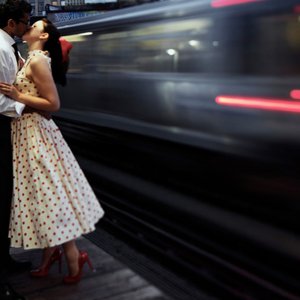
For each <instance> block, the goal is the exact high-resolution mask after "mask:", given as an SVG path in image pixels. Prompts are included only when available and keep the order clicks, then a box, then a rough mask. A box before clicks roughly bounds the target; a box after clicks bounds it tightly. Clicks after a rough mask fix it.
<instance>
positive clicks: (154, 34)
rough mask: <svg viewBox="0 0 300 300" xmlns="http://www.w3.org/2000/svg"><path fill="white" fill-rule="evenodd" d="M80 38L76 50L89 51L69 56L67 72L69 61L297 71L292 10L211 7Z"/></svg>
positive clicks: (142, 68) (96, 67) (102, 68)
mask: <svg viewBox="0 0 300 300" xmlns="http://www.w3.org/2000/svg"><path fill="white" fill-rule="evenodd" d="M84 41H85V42H84V43H81V42H80V41H79V42H78V44H80V45H79V46H80V47H79V48H78V51H77V52H78V54H79V52H80V51H81V47H84V48H85V53H86V49H90V50H89V51H90V52H91V53H90V55H85V57H82V60H81V59H80V60H78V61H77V64H78V65H77V66H76V62H72V65H71V68H70V72H72V67H73V71H76V70H78V69H80V70H81V69H82V68H83V69H85V68H86V70H89V72H122V71H126V72H129V71H133V72H177V73H199V74H208V75H209V74H230V75H239V76H240V75H246V76H247V75H248V76H299V75H300V17H299V16H298V15H297V14H292V13H291V14H275V13H274V14H270V12H268V14H266V15H264V14H262V13H260V14H257V15H255V14H253V15H251V14H248V15H247V14H244V15H243V14H239V15H236V16H235V15H230V16H226V15H225V16H224V15H221V14H213V13H211V14H207V15H205V16H203V17H199V16H197V17H190V18H187V19H183V20H170V21H157V22H152V23H147V22H144V23H140V24H131V25H126V26H122V28H114V29H111V28H110V29H109V30H107V31H105V29H103V28H100V31H99V32H94V34H93V35H91V36H87V37H86V38H85V40H84ZM75 49H76V47H74V50H72V51H76V50H75ZM82 52H84V51H82ZM79 56H80V55H79Z"/></svg>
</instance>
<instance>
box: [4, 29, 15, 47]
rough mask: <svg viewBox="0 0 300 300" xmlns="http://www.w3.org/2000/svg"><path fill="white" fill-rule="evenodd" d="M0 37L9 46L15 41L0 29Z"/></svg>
mask: <svg viewBox="0 0 300 300" xmlns="http://www.w3.org/2000/svg"><path fill="white" fill-rule="evenodd" d="M0 35H2V37H3V39H4V40H5V41H6V42H7V43H8V44H9V45H13V44H14V43H15V42H16V41H15V40H14V39H13V38H12V37H11V36H10V35H9V34H8V33H7V32H6V31H4V30H3V29H1V28H0Z"/></svg>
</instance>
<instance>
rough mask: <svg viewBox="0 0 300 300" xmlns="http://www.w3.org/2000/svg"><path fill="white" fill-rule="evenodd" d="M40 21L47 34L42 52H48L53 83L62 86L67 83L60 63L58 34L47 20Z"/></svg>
mask: <svg viewBox="0 0 300 300" xmlns="http://www.w3.org/2000/svg"><path fill="white" fill-rule="evenodd" d="M42 21H43V23H44V32H46V33H48V34H49V37H48V40H47V41H46V43H45V44H44V49H43V50H44V51H48V52H49V54H50V57H51V69H52V75H53V78H54V81H55V82H56V83H59V84H61V85H62V86H64V85H66V83H67V79H66V73H65V70H64V67H63V63H62V61H63V59H62V49H61V44H60V41H59V38H60V33H59V31H58V30H57V28H56V27H55V26H54V25H53V24H52V23H51V22H50V21H49V20H47V19H42Z"/></svg>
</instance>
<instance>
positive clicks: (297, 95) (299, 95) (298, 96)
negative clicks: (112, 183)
mask: <svg viewBox="0 0 300 300" xmlns="http://www.w3.org/2000/svg"><path fill="white" fill-rule="evenodd" d="M290 97H291V98H293V99H297V100H300V90H292V91H290Z"/></svg>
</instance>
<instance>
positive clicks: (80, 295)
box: [10, 238, 173, 300]
mask: <svg viewBox="0 0 300 300" xmlns="http://www.w3.org/2000/svg"><path fill="white" fill-rule="evenodd" d="M77 245H78V247H79V248H80V249H82V250H86V251H87V252H88V253H89V256H90V260H91V262H92V264H93V267H94V271H91V270H90V269H89V267H88V265H87V264H86V265H85V266H84V269H83V277H82V280H81V281H80V282H79V283H78V284H76V285H70V286H66V285H64V284H63V283H62V278H63V276H64V274H67V266H66V263H65V260H64V259H63V266H62V274H60V273H59V269H58V264H54V265H53V266H52V268H51V269H50V272H49V275H48V277H46V278H31V277H30V275H29V273H28V272H22V273H18V274H12V275H10V283H11V284H12V285H13V287H14V288H15V289H16V290H17V291H18V292H19V293H21V294H23V295H24V296H25V297H26V299H27V300H53V299H55V300H62V299H64V300H77V299H78V300H79V299H80V300H97V299H98V300H104V299H105V300H173V299H171V298H170V297H169V296H166V295H165V294H163V292H162V291H161V290H159V289H158V288H157V287H155V286H153V285H152V284H150V283H149V282H148V281H147V280H145V279H144V278H142V277H141V276H140V275H138V274H137V273H135V272H134V271H132V270H131V269H129V268H128V267H127V266H125V265H124V264H122V263H121V262H119V261H118V260H116V259H115V258H113V257H112V256H110V255H109V254H107V253H106V252H104V251H103V250H101V249H100V248H99V247H97V246H96V245H94V244H93V243H92V242H91V241H89V240H88V239H86V238H80V239H78V243H77ZM11 253H12V255H13V257H14V258H16V259H18V260H29V261H31V262H32V264H33V267H35V266H37V265H38V263H39V260H40V257H41V250H27V251H25V250H23V249H14V248H13V249H11Z"/></svg>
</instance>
